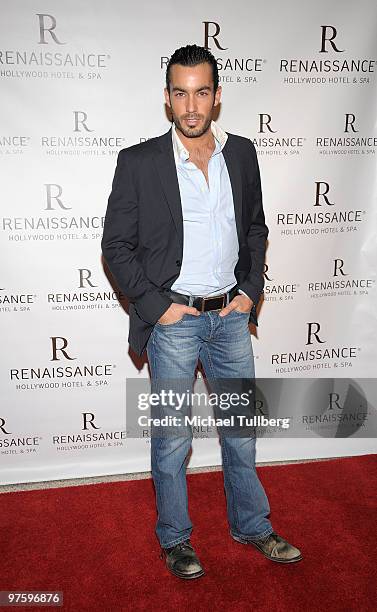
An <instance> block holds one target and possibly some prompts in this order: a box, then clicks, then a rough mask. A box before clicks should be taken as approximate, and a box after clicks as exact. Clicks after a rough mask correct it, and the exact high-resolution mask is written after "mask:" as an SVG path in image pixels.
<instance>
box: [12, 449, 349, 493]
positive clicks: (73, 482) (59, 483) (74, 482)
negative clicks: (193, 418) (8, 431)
mask: <svg viewBox="0 0 377 612" xmlns="http://www.w3.org/2000/svg"><path fill="white" fill-rule="evenodd" d="M335 458H336V459H341V457H329V458H326V457H324V458H321V459H298V460H295V461H274V462H272V463H258V464H257V466H258V467H259V466H263V465H287V464H290V463H310V462H311V461H327V459H335ZM218 471H221V466H219V465H215V466H212V467H200V468H188V469H187V473H188V474H198V473H201V472H218ZM150 477H151V473H150V472H138V473H134V474H114V475H113V476H95V477H91V478H71V479H69V480H66V479H64V480H48V481H42V482H26V483H22V482H21V483H18V484H12V485H3V486H0V493H11V492H13V491H31V490H33V489H55V488H60V487H79V486H82V485H91V484H97V483H98V482H119V481H121V482H123V481H125V480H141V479H144V478H150Z"/></svg>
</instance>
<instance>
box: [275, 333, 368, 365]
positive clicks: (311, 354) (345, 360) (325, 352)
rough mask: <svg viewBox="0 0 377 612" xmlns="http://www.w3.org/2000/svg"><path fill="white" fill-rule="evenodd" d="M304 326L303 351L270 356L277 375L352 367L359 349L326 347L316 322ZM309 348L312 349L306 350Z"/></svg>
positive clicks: (341, 346)
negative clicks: (305, 331) (305, 332)
mask: <svg viewBox="0 0 377 612" xmlns="http://www.w3.org/2000/svg"><path fill="white" fill-rule="evenodd" d="M306 325H307V341H306V345H305V346H306V348H305V349H302V350H299V351H292V352H288V353H273V354H271V365H275V366H279V367H277V368H276V369H275V372H276V373H277V374H290V373H298V372H307V371H317V370H319V369H326V368H327V369H331V368H352V367H353V364H354V363H355V360H356V359H357V358H358V355H359V354H360V351H361V349H360V347H356V346H347V345H344V344H343V345H338V346H335V345H333V346H328V345H327V340H324V339H323V337H321V336H320V331H321V325H320V323H318V321H311V322H308V323H307V324H306ZM323 344H326V346H322V345H323ZM311 346H312V347H313V348H308V347H311ZM280 366H283V367H280Z"/></svg>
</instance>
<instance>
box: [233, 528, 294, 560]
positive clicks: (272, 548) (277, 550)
mask: <svg viewBox="0 0 377 612" xmlns="http://www.w3.org/2000/svg"><path fill="white" fill-rule="evenodd" d="M232 538H233V539H234V540H236V541H237V542H240V543H241V544H252V545H253V546H255V547H256V548H257V549H258V550H260V551H261V553H263V554H264V556H265V557H267V558H268V559H271V561H277V562H278V563H295V562H296V561H301V559H302V555H301V551H300V550H299V549H298V548H296V547H295V546H292V544H289V542H287V540H284V538H282V537H281V536H279V535H278V534H277V533H275V532H274V531H273V532H272V533H270V534H269V535H268V536H266V537H265V538H263V539H260V540H247V541H246V540H241V539H240V538H237V537H236V536H234V535H233V534H232Z"/></svg>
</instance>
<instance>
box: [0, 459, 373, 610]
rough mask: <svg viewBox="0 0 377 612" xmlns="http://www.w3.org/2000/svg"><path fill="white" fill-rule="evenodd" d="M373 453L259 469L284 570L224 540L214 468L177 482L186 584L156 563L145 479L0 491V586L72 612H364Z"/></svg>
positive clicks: (369, 576)
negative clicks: (185, 522) (182, 503)
mask: <svg viewBox="0 0 377 612" xmlns="http://www.w3.org/2000/svg"><path fill="white" fill-rule="evenodd" d="M376 457H377V456H376V455H372V456H370V455H369V456H361V457H350V458H346V459H335V460H328V461H321V462H311V463H303V464H292V465H287V466H275V467H261V468H258V474H259V476H260V479H261V481H262V482H263V485H264V487H265V488H266V491H267V494H268V496H269V500H270V505H271V508H272V512H271V521H272V524H273V527H274V529H275V531H277V532H278V533H280V534H281V535H282V536H283V537H285V538H286V539H287V540H289V541H291V542H292V544H295V545H296V546H298V547H299V548H300V549H301V550H302V553H303V556H304V559H303V560H302V561H300V562H299V563H295V564H291V565H280V564H278V563H273V562H271V561H269V560H268V559H266V558H265V557H264V556H263V555H262V554H261V553H259V552H258V551H257V550H255V549H254V548H253V547H251V546H243V545H242V544H238V543H237V542H234V541H233V540H232V539H231V538H230V536H229V535H228V527H227V522H226V512H225V498H224V493H223V485H222V474H221V472H216V473H213V472H212V473H205V474H195V475H190V476H188V486H189V494H190V512H191V518H192V520H193V523H194V531H193V535H192V542H193V544H194V546H195V548H196V551H197V553H198V555H199V557H200V559H201V561H202V563H203V565H204V567H205V570H206V572H207V574H206V576H204V577H202V578H200V579H198V580H195V581H183V580H180V579H179V578H175V577H174V576H172V575H171V574H169V573H167V570H165V565H164V562H163V561H162V560H160V559H159V552H160V550H159V546H158V543H157V540H156V537H155V535H154V523H155V507H154V490H153V486H152V481H151V480H139V481H131V482H124V483H109V484H96V485H88V486H80V487H66V488H61V489H48V490H44V491H25V492H17V493H4V494H2V495H0V512H1V531H0V534H1V535H0V551H1V557H0V590H13V589H16V590H21V589H23V590H48V591H50V590H52V589H54V590H60V591H63V592H64V607H63V609H64V610H71V611H75V612H83V611H91V612H92V611H94V612H95V611H97V610H98V611H113V610H114V611H118V610H119V611H120V610H124V611H127V612H128V611H131V610H132V611H133V612H134V611H137V610H143V611H145V610H156V609H158V608H159V609H161V610H168V611H170V610H175V611H181V610H182V611H186V610H187V611H188V610H191V609H192V610H206V611H207V610H209V609H214V610H225V611H235V610H237V611H241V610H242V611H243V610H253V611H254V610H255V611H263V612H264V611H266V612H267V611H271V612H288V611H289V612H295V611H297V612H303V611H307V610H320V611H322V610H326V611H328V612H334V611H338V610H339V611H340V610H341V611H347V612H348V611H350V610H355V611H356V610H357V611H358V612H362V611H368V610H375V609H376V607H375V606H376V592H375V587H376V584H377V571H376V552H375V550H376V490H377V479H376V465H377V462H376ZM373 601H374V602H375V603H374V604H373ZM4 609H5V608H4ZM18 609H20V610H31V609H34V610H42V609H46V608H41V607H38V608H36V607H33V608H25V607H22V608H18ZM48 609H52V608H48ZM56 609H59V608H56ZM60 609H62V608H60Z"/></svg>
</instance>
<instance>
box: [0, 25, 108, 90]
mask: <svg viewBox="0 0 377 612" xmlns="http://www.w3.org/2000/svg"><path fill="white" fill-rule="evenodd" d="M25 18H26V19H27V20H28V21H29V20H30V18H29V15H27V16H26V17H25ZM30 21H31V20H30ZM17 25H19V24H17ZM32 36H33V38H32V39H31V40H30V41H29V44H30V45H33V44H34V45H43V47H42V46H40V47H39V46H35V47H34V49H32V50H30V49H27V50H25V49H20V48H13V49H11V48H8V49H0V77H3V78H14V79H58V80H64V79H80V80H84V81H89V80H93V79H101V78H102V76H103V74H104V73H105V71H106V70H107V68H108V66H109V62H110V59H111V58H110V55H109V54H108V53H103V52H102V51H101V52H99V51H98V50H94V49H82V47H81V45H80V48H79V50H78V49H77V50H76V49H75V48H74V45H73V44H69V42H68V40H67V39H68V37H69V32H68V31H67V28H66V27H64V25H62V24H58V22H57V19H56V17H55V16H54V15H51V14H49V13H35V15H34V18H33V32H32ZM85 36H87V34H86V33H85ZM65 45H67V47H65Z"/></svg>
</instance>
